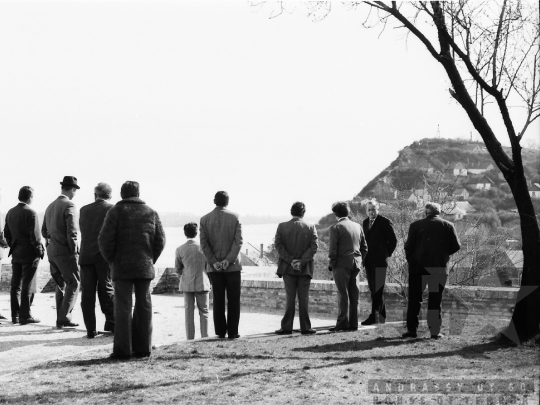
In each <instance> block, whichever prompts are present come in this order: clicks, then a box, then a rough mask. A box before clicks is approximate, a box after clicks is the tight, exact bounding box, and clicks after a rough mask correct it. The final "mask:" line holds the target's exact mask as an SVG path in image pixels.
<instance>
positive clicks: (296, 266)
mask: <svg viewBox="0 0 540 405" xmlns="http://www.w3.org/2000/svg"><path fill="white" fill-rule="evenodd" d="M291 266H292V268H293V269H294V271H301V270H302V262H301V261H300V260H298V259H294V260H293V261H292V262H291Z"/></svg>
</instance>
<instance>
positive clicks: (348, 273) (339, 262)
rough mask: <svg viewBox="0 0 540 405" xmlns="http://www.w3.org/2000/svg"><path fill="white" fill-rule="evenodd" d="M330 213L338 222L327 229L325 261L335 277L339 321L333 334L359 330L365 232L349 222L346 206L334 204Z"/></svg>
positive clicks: (365, 245)
mask: <svg viewBox="0 0 540 405" xmlns="http://www.w3.org/2000/svg"><path fill="white" fill-rule="evenodd" d="M332 212H333V213H334V214H335V215H336V217H337V219H338V222H337V224H335V225H333V226H332V227H331V228H330V244H329V249H328V250H329V252H328V258H329V259H330V265H329V270H330V271H332V272H333V273H334V281H335V283H336V287H337V290H338V308H339V309H338V319H337V322H336V326H335V327H333V328H330V331H332V332H340V331H348V330H351V331H354V330H358V295H359V291H358V285H357V283H356V282H357V280H356V277H358V273H360V266H361V265H362V261H363V258H364V257H365V256H366V253H367V252H368V246H367V244H366V239H365V237H364V232H363V231H362V227H361V226H360V224H358V223H356V222H353V221H351V220H350V219H349V218H348V216H349V213H350V208H349V204H347V203H346V202H337V203H335V204H334V205H333V206H332Z"/></svg>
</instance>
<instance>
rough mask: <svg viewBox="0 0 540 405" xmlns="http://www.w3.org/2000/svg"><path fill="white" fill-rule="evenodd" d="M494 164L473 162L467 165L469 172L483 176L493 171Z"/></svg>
mask: <svg viewBox="0 0 540 405" xmlns="http://www.w3.org/2000/svg"><path fill="white" fill-rule="evenodd" d="M493 167H494V166H493V163H490V162H473V163H470V164H468V165H467V170H468V172H469V173H472V174H482V173H485V172H487V171H488V170H491V169H493Z"/></svg>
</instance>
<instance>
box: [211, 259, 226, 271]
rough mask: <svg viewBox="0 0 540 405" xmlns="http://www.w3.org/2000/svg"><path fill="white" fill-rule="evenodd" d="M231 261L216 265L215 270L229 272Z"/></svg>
mask: <svg viewBox="0 0 540 405" xmlns="http://www.w3.org/2000/svg"><path fill="white" fill-rule="evenodd" d="M229 264H230V263H229V261H228V260H223V261H221V262H216V263H214V269H216V271H222V270H227V267H229Z"/></svg>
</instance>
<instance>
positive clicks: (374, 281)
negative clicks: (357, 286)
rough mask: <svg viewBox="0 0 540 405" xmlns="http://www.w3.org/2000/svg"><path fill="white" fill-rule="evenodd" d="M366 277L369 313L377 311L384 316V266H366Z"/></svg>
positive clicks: (373, 313)
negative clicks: (369, 299)
mask: <svg viewBox="0 0 540 405" xmlns="http://www.w3.org/2000/svg"><path fill="white" fill-rule="evenodd" d="M366 278H367V282H368V287H369V291H370V293H371V314H372V315H375V314H376V313H379V314H380V315H381V316H382V317H383V318H386V305H384V295H383V294H384V284H385V283H386V267H375V266H366Z"/></svg>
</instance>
